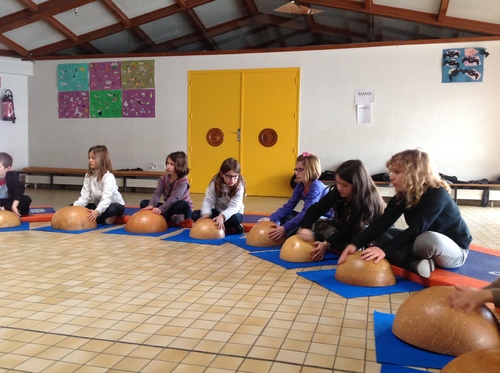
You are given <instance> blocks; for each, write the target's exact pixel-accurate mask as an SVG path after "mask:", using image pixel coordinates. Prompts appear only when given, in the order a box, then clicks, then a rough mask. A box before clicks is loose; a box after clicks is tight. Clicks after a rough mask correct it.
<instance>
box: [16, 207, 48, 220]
mask: <svg viewBox="0 0 500 373" xmlns="http://www.w3.org/2000/svg"><path fill="white" fill-rule="evenodd" d="M55 212H56V211H55V210H54V208H53V207H52V206H31V207H30V212H29V214H28V215H23V216H21V221H22V222H23V223H38V222H47V221H52V216H54V214H55Z"/></svg>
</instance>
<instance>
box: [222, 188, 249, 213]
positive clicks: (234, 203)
mask: <svg viewBox="0 0 500 373" xmlns="http://www.w3.org/2000/svg"><path fill="white" fill-rule="evenodd" d="M243 194H244V188H243V185H240V187H239V188H238V190H237V191H236V194H235V195H234V196H233V197H232V198H231V199H230V201H229V204H228V205H227V207H226V208H225V209H224V211H221V213H220V215H222V216H224V221H226V220H228V219H229V218H230V217H231V216H233V215H234V214H236V213H237V212H240V213H243V209H244V206H243V197H244V196H243Z"/></svg>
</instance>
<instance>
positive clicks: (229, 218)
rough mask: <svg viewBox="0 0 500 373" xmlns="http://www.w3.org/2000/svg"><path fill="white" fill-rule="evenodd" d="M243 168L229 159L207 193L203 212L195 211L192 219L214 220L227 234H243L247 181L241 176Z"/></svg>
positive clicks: (223, 163)
mask: <svg viewBox="0 0 500 373" xmlns="http://www.w3.org/2000/svg"><path fill="white" fill-rule="evenodd" d="M240 172H241V166H240V164H239V162H238V161H237V160H236V159H234V158H228V159H226V160H225V161H224V162H222V165H221V166H220V169H219V172H218V173H217V174H216V175H214V177H213V178H212V180H211V181H210V184H209V185H208V188H207V190H206V192H205V198H204V200H203V203H202V205H201V210H196V211H193V215H192V216H191V218H192V219H193V220H194V221H196V220H198V219H212V220H213V221H214V222H215V224H217V227H218V228H219V229H224V230H225V231H226V234H241V233H243V225H241V223H242V222H243V211H244V208H245V206H244V205H243V197H244V196H245V179H244V178H243V176H242V175H240Z"/></svg>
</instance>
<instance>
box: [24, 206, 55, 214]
mask: <svg viewBox="0 0 500 373" xmlns="http://www.w3.org/2000/svg"><path fill="white" fill-rule="evenodd" d="M55 212H56V210H55V209H54V208H53V207H47V206H41V207H30V209H29V212H28V215H37V214H55Z"/></svg>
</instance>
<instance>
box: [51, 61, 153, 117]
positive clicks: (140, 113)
mask: <svg viewBox="0 0 500 373" xmlns="http://www.w3.org/2000/svg"><path fill="white" fill-rule="evenodd" d="M154 77H155V68H154V60H134V61H113V62H91V63H75V64H59V65H57V89H58V106H59V107H58V112H59V118H122V117H125V118H154V117H155V102H156V95H155V78H154Z"/></svg>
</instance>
